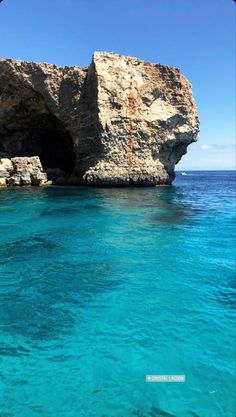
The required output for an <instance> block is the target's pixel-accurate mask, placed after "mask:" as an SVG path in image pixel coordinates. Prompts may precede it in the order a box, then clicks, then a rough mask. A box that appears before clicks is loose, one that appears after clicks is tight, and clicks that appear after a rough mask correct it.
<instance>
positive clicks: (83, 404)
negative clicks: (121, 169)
mask: <svg viewBox="0 0 236 417" xmlns="http://www.w3.org/2000/svg"><path fill="white" fill-rule="evenodd" d="M189 174H191V175H187V176H181V175H180V174H178V175H177V179H176V180H175V182H174V185H173V186H172V187H161V188H133V189H121V188H120V189H111V188H110V189H102V188H100V189H96V188H94V189H91V188H45V189H36V188H35V189H7V190H4V189H1V190H0V276H1V281H0V294H1V305H0V338H1V347H0V351H1V367H0V369H1V371H0V372H1V379H0V402H1V407H0V416H1V417H13V416H14V417H37V416H43V417H134V416H137V417H168V416H169V417H171V416H172V417H173V416H174V417H191V416H192V417H221V416H222V417H234V416H235V409H234V396H233V385H234V376H233V375H234V341H235V329H234V320H235V313H234V300H235V298H234V297H235V280H234V272H235V240H234V239H235V225H234V215H235V206H234V204H235V203H234V186H235V174H234V173H233V172H218V173H217V172H213V173H212V172H211V173H209V172H202V173H200V172H192V173H189ZM146 374H185V375H186V382H185V383H147V382H145V376H146Z"/></svg>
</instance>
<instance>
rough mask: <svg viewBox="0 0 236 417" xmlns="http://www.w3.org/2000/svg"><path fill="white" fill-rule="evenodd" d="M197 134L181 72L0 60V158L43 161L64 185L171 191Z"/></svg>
mask: <svg viewBox="0 0 236 417" xmlns="http://www.w3.org/2000/svg"><path fill="white" fill-rule="evenodd" d="M198 128H199V121H198V116H197V110H196V106H195V103H194V100H193V96H192V90H191V85H190V83H189V82H188V81H187V80H186V78H185V77H184V76H183V75H182V74H181V73H180V71H179V70H178V69H177V68H172V67H168V66H164V65H160V64H151V63H147V62H144V61H142V60H139V59H136V58H130V57H124V56H121V55H118V54H113V53H102V52H97V53H95V54H94V56H93V60H92V63H91V65H90V66H89V68H79V67H57V66H55V65H49V64H37V63H32V62H31V63H29V62H22V61H13V60H10V59H1V60H0V158H1V157H2V158H3V157H5V158H14V157H31V156H36V155H37V156H39V158H40V160H41V163H42V166H43V169H44V170H46V171H47V172H48V173H50V175H51V176H52V179H53V180H55V178H56V174H55V172H59V174H58V176H59V177H60V178H61V183H72V184H73V183H85V184H91V185H158V184H170V183H171V181H172V180H173V178H174V168H175V164H176V163H178V162H179V160H180V159H181V157H182V155H184V154H185V153H186V151H187V146H188V145H189V144H190V143H192V142H194V141H196V140H197V134H198ZM56 169H57V170H56ZM0 172H1V171H0ZM9 175H11V174H9ZM50 175H49V177H50ZM49 179H50V178H49ZM57 179H58V178H57ZM59 183H60V181H59Z"/></svg>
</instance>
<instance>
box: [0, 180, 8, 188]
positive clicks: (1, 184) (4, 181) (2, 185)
mask: <svg viewBox="0 0 236 417" xmlns="http://www.w3.org/2000/svg"><path fill="white" fill-rule="evenodd" d="M6 185H7V181H6V178H0V187H6Z"/></svg>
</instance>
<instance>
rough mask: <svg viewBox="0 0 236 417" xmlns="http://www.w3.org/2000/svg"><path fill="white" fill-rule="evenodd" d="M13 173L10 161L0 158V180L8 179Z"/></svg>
mask: <svg viewBox="0 0 236 417" xmlns="http://www.w3.org/2000/svg"><path fill="white" fill-rule="evenodd" d="M12 172H13V165H12V162H11V160H10V159H8V158H0V178H8V177H10V175H11V173H12Z"/></svg>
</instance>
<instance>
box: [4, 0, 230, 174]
mask: <svg viewBox="0 0 236 417" xmlns="http://www.w3.org/2000/svg"><path fill="white" fill-rule="evenodd" d="M94 51H110V52H117V53H120V54H124V55H129V56H135V57H138V58H141V59H144V60H147V61H150V62H156V63H161V64H167V65H172V66H175V67H178V68H180V70H181V72H182V73H183V74H184V75H185V76H186V77H187V78H188V79H189V81H190V82H191V84H192V86H193V94H194V97H195V101H196V103H197V106H198V111H199V116H200V120H201V125H200V134H199V141H198V142H197V143H196V144H192V145H190V146H189V148H188V153H187V155H185V156H184V157H183V158H182V160H181V162H180V163H179V164H178V166H177V169H181V170H189V169H192V170H194V169H209V170H210V169H211V170H214V169H216V170H217V169H235V151H234V148H235V116H234V114H235V76H234V73H235V3H234V1H233V0H57V1H56V0H46V1H32V0H21V1H19V0H3V2H2V3H1V4H0V56H1V57H6V58H13V59H22V60H27V61H36V62H49V63H55V64H58V65H62V66H63V65H78V66H87V65H88V64H89V63H90V61H91V56H92V54H93V52H94Z"/></svg>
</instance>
